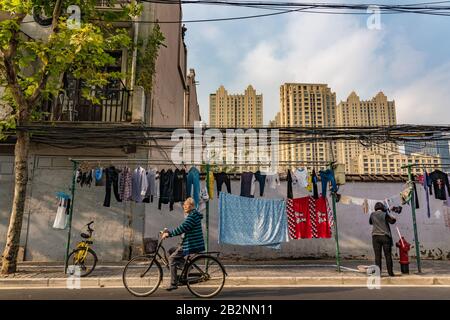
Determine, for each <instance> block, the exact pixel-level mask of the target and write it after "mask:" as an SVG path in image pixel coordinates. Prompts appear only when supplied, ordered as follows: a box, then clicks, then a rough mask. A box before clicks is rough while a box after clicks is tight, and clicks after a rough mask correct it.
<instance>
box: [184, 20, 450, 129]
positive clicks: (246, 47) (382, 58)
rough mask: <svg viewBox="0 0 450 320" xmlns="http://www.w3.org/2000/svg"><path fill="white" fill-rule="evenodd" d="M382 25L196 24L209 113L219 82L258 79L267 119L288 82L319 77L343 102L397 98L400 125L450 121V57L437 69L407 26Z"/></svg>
mask: <svg viewBox="0 0 450 320" xmlns="http://www.w3.org/2000/svg"><path fill="white" fill-rule="evenodd" d="M224 15H225V14H224ZM383 19H385V18H383ZM383 19H382V22H383ZM276 23H277V24H276ZM237 26H238V27H237ZM241 26H242V28H240V27H241ZM243 26H246V27H245V28H244V27H243ZM382 26H383V28H382V29H381V30H369V29H368V28H367V27H366V21H365V19H364V18H361V17H355V16H347V15H346V16H336V15H314V14H290V15H286V16H283V18H279V19H261V20H251V21H246V22H245V24H244V23H241V24H238V23H230V24H228V23H225V24H217V25H216V24H214V25H212V26H210V25H206V26H203V27H202V28H198V27H196V28H195V31H194V32H193V34H192V37H193V39H195V41H194V42H193V44H192V47H194V48H195V49H194V56H195V58H194V59H193V64H192V63H191V65H192V66H193V67H195V68H196V69H197V71H198V72H197V74H198V76H199V79H200V82H201V85H200V88H199V89H200V103H201V107H202V115H203V116H204V117H207V114H208V112H207V111H208V95H209V93H211V92H214V91H215V90H216V89H217V87H218V86H219V85H220V84H223V85H225V87H226V88H227V89H228V90H229V92H243V91H244V89H245V88H246V87H247V85H249V84H252V85H253V86H254V87H255V89H256V90H257V91H258V92H260V93H263V95H264V105H265V108H264V120H265V122H266V123H267V121H268V120H271V119H273V117H274V116H275V114H276V112H277V111H278V110H279V87H280V85H281V84H283V83H285V82H317V83H327V84H328V85H329V86H330V88H331V89H332V90H333V91H334V92H336V94H337V100H338V102H339V101H340V100H343V99H345V98H346V97H347V96H348V94H349V93H350V92H351V91H353V90H354V91H356V92H357V94H358V95H359V96H360V97H361V98H362V99H369V98H371V97H373V96H374V95H375V94H376V93H377V92H378V91H380V90H381V91H384V92H385V93H386V95H387V96H388V98H389V99H394V100H395V101H396V105H397V115H398V121H399V123H406V122H409V123H418V124H420V123H433V122H435V123H436V122H439V123H449V121H448V120H446V119H450V108H448V106H447V104H448V103H449V102H450V59H449V60H447V61H443V62H442V63H441V66H442V67H440V68H436V69H431V70H430V69H428V67H427V65H430V60H429V59H430V57H431V56H432V54H431V52H430V50H429V48H420V51H419V50H417V49H415V48H414V46H413V44H412V43H410V42H409V40H408V37H407V34H406V32H408V30H407V29H405V30H401V28H398V26H397V25H382ZM205 46H206V47H207V50H208V52H207V53H205V52H202V53H200V52H199V51H201V50H205ZM192 47H191V48H190V49H191V50H192ZM191 57H192V55H191ZM212 60H213V61H212ZM196 64H198V66H197V65H196ZM205 65H207V67H205ZM205 111H206V112H205Z"/></svg>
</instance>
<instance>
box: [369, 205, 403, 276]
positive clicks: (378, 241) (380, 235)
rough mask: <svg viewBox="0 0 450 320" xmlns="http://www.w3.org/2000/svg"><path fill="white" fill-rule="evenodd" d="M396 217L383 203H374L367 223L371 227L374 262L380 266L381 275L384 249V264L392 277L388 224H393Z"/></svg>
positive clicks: (391, 244) (390, 240) (390, 239)
mask: <svg viewBox="0 0 450 320" xmlns="http://www.w3.org/2000/svg"><path fill="white" fill-rule="evenodd" d="M395 222H396V219H395V218H393V217H391V216H390V215H389V214H388V213H387V210H386V207H385V206H384V204H383V203H381V202H377V203H376V204H375V212H372V214H371V215H370V219H369V223H370V224H371V225H372V226H373V228H372V245H373V250H374V252H375V264H376V265H377V266H378V267H379V268H380V275H381V270H382V269H381V250H383V251H384V256H385V258H386V266H387V271H388V274H389V276H391V277H394V276H395V275H394V270H393V263H392V246H393V244H394V242H393V241H392V234H391V228H390V226H389V224H394V223H395Z"/></svg>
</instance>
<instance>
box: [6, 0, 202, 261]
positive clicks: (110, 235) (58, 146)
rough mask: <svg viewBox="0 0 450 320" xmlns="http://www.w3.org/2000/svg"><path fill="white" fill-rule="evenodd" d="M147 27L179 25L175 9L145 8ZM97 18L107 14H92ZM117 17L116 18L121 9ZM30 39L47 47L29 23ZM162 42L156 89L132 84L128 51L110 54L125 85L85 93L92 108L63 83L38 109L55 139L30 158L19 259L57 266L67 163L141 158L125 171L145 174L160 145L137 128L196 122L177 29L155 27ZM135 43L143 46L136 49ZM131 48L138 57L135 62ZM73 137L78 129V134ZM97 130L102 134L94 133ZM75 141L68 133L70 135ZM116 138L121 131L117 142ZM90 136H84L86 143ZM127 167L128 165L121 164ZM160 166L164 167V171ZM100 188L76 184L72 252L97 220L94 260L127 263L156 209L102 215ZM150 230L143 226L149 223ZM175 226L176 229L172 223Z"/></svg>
mask: <svg viewBox="0 0 450 320" xmlns="http://www.w3.org/2000/svg"><path fill="white" fill-rule="evenodd" d="M143 7H144V9H143V12H142V15H141V16H140V17H139V18H138V19H140V20H145V21H157V20H160V21H166V20H172V21H179V20H181V18H182V10H181V4H180V5H173V4H161V3H158V4H155V3H147V2H145V3H143ZM97 9H98V10H112V8H110V7H108V6H99V7H98V8H97ZM114 10H121V9H120V6H119V7H117V8H114ZM117 26H118V27H125V28H127V29H128V30H129V34H130V36H131V38H132V39H134V40H137V43H138V44H140V43H142V45H143V46H144V45H145V41H144V40H145V39H148V37H149V35H150V34H151V33H152V32H153V30H154V29H153V28H154V25H152V24H147V23H143V24H139V23H132V22H131V21H129V22H120V23H118V25H117ZM21 28H23V30H24V32H25V33H26V34H27V36H28V37H31V38H45V37H46V34H47V30H48V29H46V27H41V26H39V25H37V24H36V23H35V22H33V17H27V18H26V23H25V24H24V25H23V26H22V27H21ZM160 30H161V32H162V34H163V35H164V37H165V40H164V46H162V47H161V48H160V50H159V55H158V58H157V60H156V62H155V63H156V64H155V73H154V74H153V83H152V85H149V84H148V83H144V84H142V83H138V81H137V74H139V71H140V70H141V69H140V68H142V66H140V65H139V63H138V62H137V61H136V60H137V59H135V58H133V53H134V52H133V51H128V50H126V49H123V50H121V51H118V52H113V53H112V54H113V55H114V56H115V57H116V63H115V64H114V65H112V66H110V70H113V71H121V72H122V73H123V74H124V75H130V77H124V78H123V79H120V80H117V81H113V82H111V83H109V84H108V85H107V86H105V87H101V88H95V90H92V94H96V95H98V97H100V98H101V99H100V102H99V103H95V104H94V103H92V102H91V101H88V100H86V99H84V98H83V96H82V95H81V91H82V89H83V88H84V87H83V83H82V82H80V81H79V80H76V79H74V78H73V77H71V75H70V74H66V75H64V88H63V90H62V92H61V94H60V95H59V96H58V97H54V99H51V100H50V101H46V102H45V103H43V106H42V108H43V111H45V113H44V116H43V118H42V119H41V121H37V122H36V124H37V125H39V126H42V127H44V128H45V127H47V128H51V129H52V130H59V132H62V134H60V135H55V136H53V140H52V141H50V142H49V141H47V140H39V141H37V140H36V136H33V137H32V138H31V144H30V154H29V163H28V165H29V182H28V188H27V192H28V194H27V201H26V204H25V207H26V208H25V215H24V222H23V229H22V234H21V243H20V246H21V249H22V250H21V252H23V255H22V257H21V258H23V259H25V260H34V261H62V260H63V258H64V254H65V243H66V239H67V230H55V229H52V225H53V220H54V217H55V213H56V208H57V202H56V193H57V192H61V191H62V192H66V193H70V186H71V182H72V174H73V168H72V163H71V162H70V161H69V158H86V157H87V158H97V159H101V158H105V159H112V160H108V162H106V163H104V162H101V163H100V161H99V164H97V163H94V164H93V165H95V166H103V167H106V166H109V165H115V166H117V167H120V166H123V165H124V164H123V163H116V162H115V161H114V159H122V160H123V159H130V161H131V159H142V161H141V160H140V162H130V163H129V164H127V165H128V166H129V167H130V168H135V167H136V166H138V165H140V166H142V167H145V168H148V167H150V165H148V164H147V162H146V159H165V161H167V163H168V165H167V166H166V167H165V168H169V167H170V165H169V163H170V160H167V150H165V149H164V147H163V146H162V144H164V141H158V140H151V139H148V136H149V134H148V133H145V132H144V131H143V130H142V129H143V128H148V127H150V126H153V127H157V126H174V127H183V126H184V125H191V124H192V123H193V122H194V121H196V120H200V115H199V109H198V108H199V106H198V102H197V94H196V80H195V71H194V70H193V69H191V70H190V72H189V73H188V68H187V48H186V45H185V42H184V37H185V30H184V29H183V27H182V26H181V24H179V23H173V24H161V25H160ZM141 40H142V41H141ZM141 49H143V48H141V47H139V46H138V49H137V51H136V52H135V53H136V55H137V56H139V54H141V53H142V51H141ZM74 130H78V132H75V131H74ZM98 130H102V131H103V132H104V133H103V134H98V133H97V134H96V133H95V132H98ZM74 132H75V133H74ZM117 132H119V133H120V132H128V133H127V134H120V135H119V134H118V133H117ZM89 135H91V137H89ZM124 163H126V162H124ZM13 164H14V137H11V139H10V140H9V141H8V142H7V143H2V144H0V184H1V187H0V235H1V237H0V248H1V249H3V247H4V243H5V238H6V236H5V235H6V231H7V228H8V223H9V215H10V212H11V211H10V210H11V205H12V194H13V190H14V175H13V168H14V166H13ZM162 168H164V167H161V169H162ZM104 197H105V187H104V186H103V187H101V186H94V185H92V186H91V187H88V186H85V187H82V188H80V186H79V185H77V190H76V196H75V200H76V201H75V203H74V206H73V210H74V211H73V226H72V234H71V237H72V243H71V247H73V246H74V242H75V241H77V240H78V239H79V233H80V232H81V231H84V225H85V224H86V223H87V222H89V221H90V220H94V221H95V224H94V229H95V233H94V238H95V244H94V246H95V250H96V252H97V254H98V256H99V259H100V260H103V261H120V260H122V259H128V258H129V257H130V255H132V254H135V253H136V252H138V247H139V248H140V247H141V244H142V236H143V234H144V233H145V230H144V226H145V225H147V224H151V223H150V222H149V221H146V220H147V219H151V217H152V216H154V214H153V213H154V211H155V210H157V209H156V207H157V203H156V207H155V203H149V204H143V203H133V202H122V203H119V202H116V201H115V200H112V201H111V206H110V207H104V206H103V199H104ZM146 222H147V223H146ZM173 223H175V222H173Z"/></svg>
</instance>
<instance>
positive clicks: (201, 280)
mask: <svg viewBox="0 0 450 320" xmlns="http://www.w3.org/2000/svg"><path fill="white" fill-rule="evenodd" d="M153 241H154V245H153V247H154V250H150V251H151V252H153V253H150V254H145V255H141V256H137V257H134V258H133V259H131V260H130V261H129V262H128V263H127V265H126V266H125V269H124V270H123V275H122V280H123V284H124V286H125V288H126V289H127V290H128V291H129V292H130V293H131V294H132V295H134V296H136V297H147V296H149V295H151V294H152V293H154V292H155V291H156V290H157V289H158V287H159V285H160V284H161V282H162V279H163V271H162V267H161V264H163V265H165V266H166V267H167V269H169V261H168V259H167V253H166V249H165V248H164V247H163V246H162V242H163V240H162V239H161V237H159V240H153ZM146 251H147V250H146ZM147 252H148V251H147ZM219 254H220V253H219V252H204V253H198V254H192V255H189V256H187V258H186V259H185V263H184V266H183V268H182V272H181V274H180V275H179V276H178V284H177V285H178V286H183V285H186V286H187V288H188V289H189V291H190V292H191V293H192V294H193V295H195V296H197V297H199V298H212V297H214V296H216V295H217V294H219V292H220V291H221V290H222V288H223V286H224V284H225V277H226V276H227V273H226V271H225V268H224V266H223V265H222V263H221V262H220V261H219Z"/></svg>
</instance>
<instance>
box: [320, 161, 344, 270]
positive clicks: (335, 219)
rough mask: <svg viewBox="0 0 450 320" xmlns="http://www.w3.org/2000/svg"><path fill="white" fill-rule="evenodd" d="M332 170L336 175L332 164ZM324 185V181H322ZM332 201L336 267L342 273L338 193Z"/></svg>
mask: <svg viewBox="0 0 450 320" xmlns="http://www.w3.org/2000/svg"><path fill="white" fill-rule="evenodd" d="M330 170H331V171H332V173H333V175H334V170H333V164H332V163H331V164H330ZM322 183H323V181H322ZM331 201H332V206H333V220H334V241H335V243H336V265H337V270H338V272H341V251H340V248H339V234H338V223H337V214H336V193H335V192H331Z"/></svg>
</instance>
